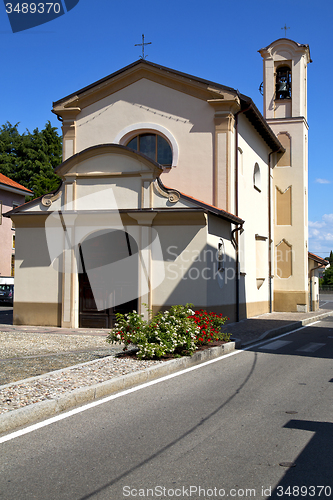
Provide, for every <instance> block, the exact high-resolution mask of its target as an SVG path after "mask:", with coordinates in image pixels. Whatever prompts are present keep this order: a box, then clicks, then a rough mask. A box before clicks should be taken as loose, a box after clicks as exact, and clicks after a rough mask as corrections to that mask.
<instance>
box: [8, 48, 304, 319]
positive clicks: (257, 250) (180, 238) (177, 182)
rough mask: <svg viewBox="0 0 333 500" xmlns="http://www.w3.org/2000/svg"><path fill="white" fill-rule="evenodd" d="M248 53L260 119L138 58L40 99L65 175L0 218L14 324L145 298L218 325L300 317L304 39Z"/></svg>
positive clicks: (241, 101) (228, 92)
mask: <svg viewBox="0 0 333 500" xmlns="http://www.w3.org/2000/svg"><path fill="white" fill-rule="evenodd" d="M260 53H261V55H262V57H263V62H264V83H263V94H264V116H262V115H261V113H260V112H259V111H258V109H257V108H256V106H255V104H254V103H253V101H252V100H251V99H250V98H249V97H247V96H245V95H243V94H240V93H239V92H238V91H237V90H235V89H232V88H230V87H226V86H224V85H220V84H217V83H214V82H210V81H207V80H203V79H201V78H197V77H194V76H191V75H187V74H184V73H181V72H179V71H175V70H172V69H170V68H165V67H162V66H159V65H157V64H154V63H151V62H148V61H145V60H139V61H137V62H135V63H133V64H131V65H129V66H127V67H125V68H123V69H121V70H119V71H117V72H116V73H113V74H112V75H110V76H108V77H106V78H104V79H102V80H100V81H98V82H96V83H93V84H92V85H90V86H88V87H85V88H83V89H81V90H79V91H77V92H75V93H73V94H70V95H69V96H67V97H65V98H63V99H60V100H59V101H57V102H55V103H54V104H53V112H54V113H55V114H56V115H57V116H58V117H59V119H60V120H61V121H62V122H63V127H62V130H63V163H62V165H60V166H59V167H58V169H57V173H58V174H59V175H60V176H61V178H62V180H63V183H62V185H61V186H60V188H59V190H58V191H57V192H55V193H51V194H49V195H46V196H44V197H43V198H40V199H37V200H34V201H32V202H30V203H28V204H26V205H25V206H24V207H21V208H18V209H15V210H13V211H11V212H10V216H11V217H12V219H13V221H14V222H15V225H16V228H17V230H16V231H17V242H16V243H17V245H16V246H17V258H16V294H15V304H14V321H15V323H17V324H40V325H59V326H60V325H61V326H69V327H77V326H82V327H93V326H104V327H110V326H112V324H113V323H114V318H115V314H116V313H117V312H126V311H130V310H132V309H133V308H135V309H138V310H139V311H141V312H142V313H144V314H145V308H144V306H143V305H142V304H143V303H146V304H147V305H148V306H149V307H150V308H151V309H153V311H154V312H156V311H158V310H160V309H165V308H168V307H170V306H171V305H174V304H180V303H182V304H185V303H193V304H194V306H195V307H196V308H207V309H209V310H214V311H218V312H222V313H223V314H225V315H227V316H229V317H230V319H231V320H239V319H241V318H245V317H250V316H254V315H258V314H261V313H265V312H269V311H272V310H278V311H281V310H285V311H305V310H309V290H308V252H307V128H308V127H307V121H306V68H307V64H308V63H309V62H310V55H309V48H308V46H307V45H300V44H298V43H295V42H293V41H291V40H288V39H280V40H277V41H275V42H273V43H272V44H271V45H269V46H268V47H266V48H265V49H262V50H261V51H260ZM240 86H241V84H240ZM27 284H29V286H28V285H27Z"/></svg>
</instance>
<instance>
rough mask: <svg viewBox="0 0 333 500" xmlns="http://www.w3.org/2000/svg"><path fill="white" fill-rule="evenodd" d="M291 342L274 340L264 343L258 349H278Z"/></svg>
mask: <svg viewBox="0 0 333 500" xmlns="http://www.w3.org/2000/svg"><path fill="white" fill-rule="evenodd" d="M288 344H292V341H291V340H274V342H270V343H269V344H266V345H264V346H262V347H260V349H269V350H271V349H272V350H276V349H280V348H281V347H284V346H285V345H288Z"/></svg>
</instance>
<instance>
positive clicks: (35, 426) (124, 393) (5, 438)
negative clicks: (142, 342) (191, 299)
mask: <svg viewBox="0 0 333 500" xmlns="http://www.w3.org/2000/svg"><path fill="white" fill-rule="evenodd" d="M316 323H320V321H315V322H314V323H310V324H309V325H306V326H301V327H300V328H297V330H293V331H292V332H287V333H283V334H282V335H280V336H279V337H276V338H277V339H280V338H282V337H285V336H286V335H290V334H292V333H295V332H299V331H300V330H303V329H304V328H308V327H309V326H312V325H315V324H316ZM266 342H267V340H263V341H261V342H258V343H257V344H253V345H251V346H249V347H246V348H244V349H240V350H238V351H233V352H230V353H229V354H225V355H224V356H220V357H219V358H215V359H210V360H209V361H205V362H204V363H201V364H200V365H196V366H192V367H191V368H186V369H185V370H181V371H179V372H176V373H171V374H170V375H166V376H165V377H161V378H158V379H156V380H152V381H151V382H146V383H144V384H142V385H138V386H135V387H132V388H130V389H126V390H125V391H122V392H118V393H117V394H112V395H111V396H108V397H106V398H104V399H100V400H98V401H93V402H92V403H89V404H87V405H84V406H80V407H79V408H75V409H74V410H70V411H68V412H66V413H61V414H60V415H57V416H55V417H52V418H49V419H47V420H43V421H42V422H38V423H37V424H33V425H30V426H29V427H25V428H24V429H21V430H19V431H15V432H12V433H11V434H7V435H6V436H3V437H1V438H0V444H1V443H5V442H6V441H10V440H12V439H15V438H18V437H20V436H23V435H24V434H28V433H30V432H33V431H36V430H38V429H41V428H42V427H46V426H48V425H51V424H54V423H55V422H59V421H60V420H64V419H65V418H68V417H71V416H72V415H77V414H78V413H82V412H84V411H86V410H90V409H91V408H94V407H95V406H99V405H101V404H104V403H107V402H109V401H112V400H113V399H118V398H120V397H122V396H127V394H131V393H132V392H136V391H140V390H141V389H145V388H146V387H150V386H151V385H155V384H159V383H161V382H164V381H166V380H169V379H171V378H175V377H179V376H180V375H184V373H188V372H191V371H194V370H199V369H200V368H203V367H204V366H207V365H210V364H212V363H216V362H217V361H221V360H223V359H225V358H229V357H230V356H236V355H237V354H241V353H243V352H244V351H249V350H250V349H253V348H256V347H260V346H261V345H263V344H265V343H266ZM14 411H15V410H14Z"/></svg>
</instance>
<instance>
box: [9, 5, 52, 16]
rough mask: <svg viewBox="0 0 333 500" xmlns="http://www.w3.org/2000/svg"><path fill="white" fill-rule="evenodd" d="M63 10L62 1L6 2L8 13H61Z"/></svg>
mask: <svg viewBox="0 0 333 500" xmlns="http://www.w3.org/2000/svg"><path fill="white" fill-rule="evenodd" d="M60 11H61V6H60V3H50V2H39V3H33V2H29V3H28V2H25V3H20V2H19V3H16V4H13V3H6V12H7V14H12V13H16V14H53V13H54V14H59V13H60Z"/></svg>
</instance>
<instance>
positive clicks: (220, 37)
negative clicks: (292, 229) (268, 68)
mask: <svg viewBox="0 0 333 500" xmlns="http://www.w3.org/2000/svg"><path fill="white" fill-rule="evenodd" d="M58 1H62V0H58ZM12 3H13V5H14V4H15V3H16V2H15V1H14V2H12ZM332 21H333V4H332V0H318V1H317V2H316V3H315V4H314V2H313V0H289V2H277V1H272V0H252V1H250V0H239V1H235V2H230V0H228V1H226V0H216V1H215V2H202V1H200V2H199V1H198V0H192V1H188V0H169V1H168V2H157V1H156V0H140V1H138V0H135V1H134V0H122V1H121V2H120V1H117V2H115V1H113V0H80V1H79V3H78V5H77V6H76V7H74V8H73V9H72V10H71V11H70V12H68V13H67V14H65V15H63V16H61V17H60V18H58V19H55V20H53V21H51V22H49V23H47V24H44V25H42V26H39V27H36V28H32V29H30V30H27V31H23V32H19V33H15V34H13V33H12V31H11V28H10V24H9V20H8V18H7V15H6V12H5V7H4V5H2V4H0V37H1V46H2V51H1V78H0V99H1V100H0V124H3V123H5V122H6V121H9V122H11V123H12V124H15V123H17V122H20V126H19V130H20V131H21V132H23V131H24V130H25V129H29V130H30V131H32V130H33V129H34V128H36V127H38V128H43V127H44V125H45V123H46V122H47V120H50V121H51V123H52V125H53V126H56V127H59V126H60V123H59V122H58V120H57V118H56V116H55V115H53V114H52V113H51V108H52V102H53V101H57V100H58V99H61V98H62V97H64V96H66V95H68V94H70V93H72V92H75V91H76V90H78V89H80V88H82V87H84V86H86V85H89V84H90V83H93V82H94V81H96V80H98V79H100V78H103V77H104V76H107V75H108V74H110V73H113V72H114V71H116V70H118V69H120V68H122V67H124V66H126V65H127V64H130V63H132V62H133V61H135V60H137V59H139V57H140V55H141V51H140V47H135V46H134V45H135V44H136V43H141V35H142V33H144V34H145V36H146V41H147V42H152V45H149V46H148V47H147V48H146V54H148V60H150V61H152V62H155V63H158V64H161V65H164V66H168V67H171V68H174V69H176V70H179V71H183V72H185V73H190V74H193V75H196V76H199V77H202V78H205V79H208V80H212V81H216V82H219V83H221V84H224V85H227V86H230V87H233V88H236V89H239V91H240V92H241V93H243V94H246V95H248V96H250V97H251V98H252V99H253V101H254V102H255V104H256V105H257V107H258V108H259V109H260V111H262V97H261V95H260V93H259V91H258V87H259V85H260V83H261V82H262V80H263V76H262V59H261V56H260V54H259V53H258V52H257V51H258V50H259V49H260V48H262V47H265V46H267V45H269V43H271V42H272V41H274V40H276V39H278V38H281V37H283V36H284V30H282V29H281V28H282V27H283V26H285V24H286V25H287V26H288V27H290V29H289V30H288V31H287V37H288V38H291V39H293V40H295V41H297V42H299V43H306V44H309V46H310V53H311V58H312V60H313V63H311V64H310V65H309V68H308V122H309V126H310V130H309V236H310V238H309V250H310V251H312V252H314V253H317V254H318V255H321V256H322V257H325V256H326V255H328V254H329V251H330V250H331V249H333V204H332V195H331V193H332V185H333V173H332V160H331V157H330V155H329V154H328V153H329V151H330V149H331V140H332V139H331V123H330V111H329V110H330V104H329V99H330V97H331V87H332V82H333V64H332V62H331V61H330V57H331V54H330V52H331V42H332ZM324 95H326V98H325V100H324V101H323V97H324ZM326 104H327V106H326ZM59 132H60V128H59Z"/></svg>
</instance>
